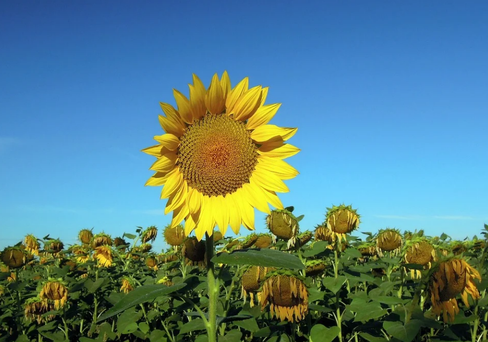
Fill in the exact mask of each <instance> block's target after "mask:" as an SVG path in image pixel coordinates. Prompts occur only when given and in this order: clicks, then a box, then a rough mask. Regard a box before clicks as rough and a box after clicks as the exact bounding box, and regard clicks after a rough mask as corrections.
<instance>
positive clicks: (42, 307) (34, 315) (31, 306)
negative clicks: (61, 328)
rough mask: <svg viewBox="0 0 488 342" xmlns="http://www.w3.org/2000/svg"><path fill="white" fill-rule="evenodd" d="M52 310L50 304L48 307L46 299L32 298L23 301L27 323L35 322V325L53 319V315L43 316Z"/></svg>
mask: <svg viewBox="0 0 488 342" xmlns="http://www.w3.org/2000/svg"><path fill="white" fill-rule="evenodd" d="M52 310H53V308H52V304H51V305H50V304H49V302H48V301H47V299H41V298H39V297H34V298H29V299H27V300H26V301H25V305H24V315H25V318H26V319H27V320H28V321H32V320H36V321H37V324H41V323H43V322H47V321H49V320H51V319H53V318H54V315H48V316H45V315H44V314H45V313H47V312H49V311H52Z"/></svg>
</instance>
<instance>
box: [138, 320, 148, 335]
mask: <svg viewBox="0 0 488 342" xmlns="http://www.w3.org/2000/svg"><path fill="white" fill-rule="evenodd" d="M139 330H140V331H142V332H143V333H144V334H147V333H148V332H149V324H147V323H146V322H141V323H139Z"/></svg>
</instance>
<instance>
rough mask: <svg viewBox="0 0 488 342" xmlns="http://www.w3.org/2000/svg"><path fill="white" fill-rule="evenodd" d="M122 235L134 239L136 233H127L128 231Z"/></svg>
mask: <svg viewBox="0 0 488 342" xmlns="http://www.w3.org/2000/svg"><path fill="white" fill-rule="evenodd" d="M122 237H126V238H128V239H131V240H134V239H135V238H136V235H134V234H129V233H124V235H122Z"/></svg>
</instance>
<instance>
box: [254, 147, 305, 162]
mask: <svg viewBox="0 0 488 342" xmlns="http://www.w3.org/2000/svg"><path fill="white" fill-rule="evenodd" d="M270 147H273V146H272V145H268V144H263V145H261V147H259V149H258V153H259V154H261V155H262V156H265V157H270V158H280V159H285V158H288V157H291V156H294V155H295V154H297V153H298V152H300V149H299V148H297V147H295V146H293V145H290V144H283V145H282V146H280V147H275V148H270Z"/></svg>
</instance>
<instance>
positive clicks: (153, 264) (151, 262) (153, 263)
mask: <svg viewBox="0 0 488 342" xmlns="http://www.w3.org/2000/svg"><path fill="white" fill-rule="evenodd" d="M144 262H145V264H146V266H147V267H148V268H149V269H151V270H153V271H157V270H158V260H157V259H156V257H155V256H154V255H149V256H148V257H146V260H144Z"/></svg>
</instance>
